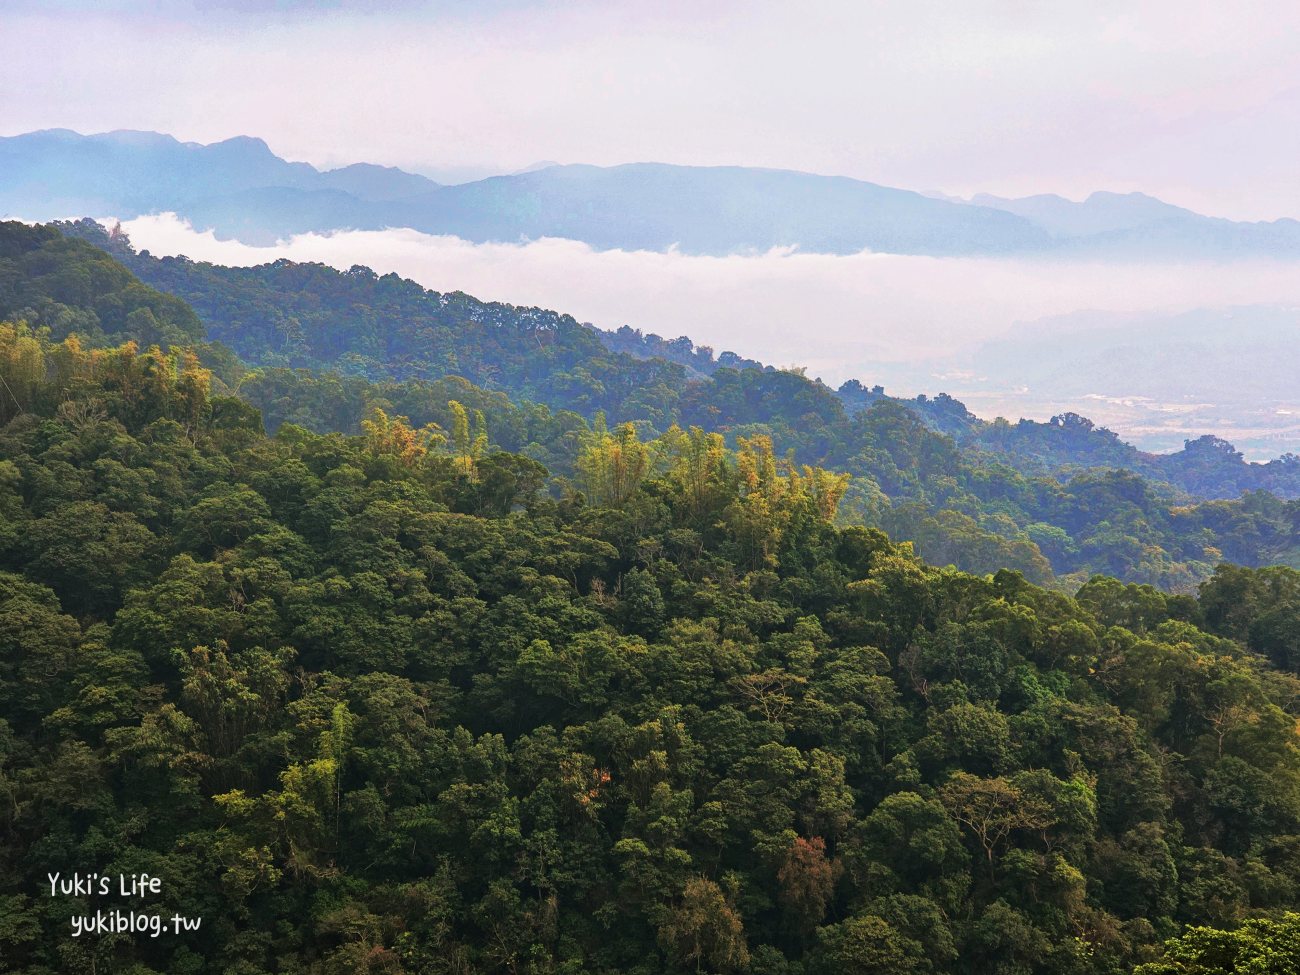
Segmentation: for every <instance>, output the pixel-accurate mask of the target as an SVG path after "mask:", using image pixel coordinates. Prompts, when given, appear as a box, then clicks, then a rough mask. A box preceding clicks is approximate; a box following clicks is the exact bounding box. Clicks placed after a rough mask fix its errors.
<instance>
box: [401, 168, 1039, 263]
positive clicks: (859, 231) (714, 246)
mask: <svg viewBox="0 0 1300 975" xmlns="http://www.w3.org/2000/svg"><path fill="white" fill-rule="evenodd" d="M386 222H387V223H388V224H389V225H394V226H396V225H398V224H399V223H400V224H401V225H405V226H411V227H414V228H415V229H417V230H423V231H426V232H430V233H452V234H456V235H457V236H460V237H464V238H466V239H468V240H474V241H487V240H517V239H519V238H528V239H535V238H538V237H567V238H570V239H574V240H582V241H585V242H587V243H589V244H591V245H592V246H593V247H598V248H612V247H620V248H625V249H649V250H663V249H666V248H668V247H672V246H677V247H678V248H679V249H681V250H682V251H684V252H686V253H700V254H721V253H731V252H736V251H746V250H767V249H769V248H772V247H783V246H796V245H797V246H799V247H800V248H802V249H804V250H809V251H817V252H826V253H853V252H856V251H860V250H863V249H866V248H869V249H871V250H880V251H891V252H895V253H924V254H931V253H933V254H965V253H989V252H1012V251H1018V250H1023V249H1025V248H1032V247H1035V246H1041V245H1042V244H1043V243H1045V242H1046V235H1045V234H1044V233H1043V232H1042V231H1041V230H1040V229H1039V228H1037V227H1035V226H1033V225H1032V224H1030V223H1029V222H1028V221H1026V220H1023V219H1021V218H1019V217H1016V216H1015V215H1013V214H1006V213H1002V212H1000V211H997V210H991V209H987V208H984V207H970V206H962V205H960V204H952V203H945V202H943V201H941V200H932V199H929V198H927V197H924V196H921V195H920V194H919V193H913V192H911V191H909V190H898V189H892V188H890V187H885V186H877V185H875V184H873V183H865V182H862V181H860V180H853V179H846V178H843V177H832V176H813V175H810V174H808V173H796V172H788V171H783V170H770V169H750V168H743V167H733V166H716V167H697V166H670V165H665V164H659V163H634V164H629V165H625V166H613V167H609V168H602V167H597V166H583V165H570V166H551V167H548V168H545V169H540V170H535V171H532V172H527V173H517V174H514V175H511V176H497V177H493V178H492V179H485V180H480V181H478V182H476V183H467V184H464V185H461V186H449V187H444V188H442V189H440V190H436V191H434V192H433V193H430V194H427V195H425V196H423V197H420V198H417V199H412V200H408V201H403V202H401V203H399V204H394V205H391V206H390V207H389V211H388V216H387V221H386Z"/></svg>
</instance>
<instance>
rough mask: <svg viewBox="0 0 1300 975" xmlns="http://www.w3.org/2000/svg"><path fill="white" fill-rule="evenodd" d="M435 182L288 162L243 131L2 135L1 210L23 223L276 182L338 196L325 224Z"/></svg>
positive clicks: (148, 208)
mask: <svg viewBox="0 0 1300 975" xmlns="http://www.w3.org/2000/svg"><path fill="white" fill-rule="evenodd" d="M437 186H438V184H437V183H435V182H433V181H432V180H429V179H425V178H424V177H423V176H415V175H412V174H410V173H404V172H402V171H401V170H399V169H392V168H389V167H384V166H372V165H369V164H359V165H354V166H347V167H344V168H343V169H336V170H332V171H328V172H320V171H319V170H317V169H316V168H315V167H314V166H311V165H309V164H307V163H295V162H287V161H286V160H284V159H281V158H280V157H279V156H277V155H275V153H273V152H272V151H271V150H270V148H269V147H268V146H267V144H266V143H265V142H263V141H262V140H261V139H254V138H250V137H247V136H239V137H236V138H233V139H227V140H225V141H224V142H215V143H212V144H211V145H199V144H197V143H193V142H179V141H177V140H176V139H174V138H172V137H171V136H169V135H160V134H158V133H156V132H134V131H117V132H105V133H102V134H100V135H80V134H78V133H76V132H72V131H69V130H67V129H47V130H44V131H41V132H31V133H28V134H26V135H19V136H13V137H10V138H2V139H0V213H5V214H9V215H14V216H21V217H25V218H27V219H48V218H51V217H59V216H67V215H68V214H71V213H76V214H98V215H111V216H117V217H122V218H129V217H134V216H138V215H140V214H143V213H155V212H160V211H166V210H175V211H177V212H178V213H182V214H183V215H186V216H189V214H190V212H191V211H192V210H193V209H194V208H195V207H196V206H197V205H198V204H199V203H201V202H204V201H210V200H214V199H231V198H237V197H238V195H239V194H242V193H246V192H248V191H250V190H266V189H269V188H276V189H282V190H285V191H305V192H309V191H322V190H332V191H335V192H336V193H338V194H340V195H339V196H336V197H335V198H334V199H335V204H334V205H335V206H336V207H337V208H338V209H337V211H336V213H337V215H333V213H331V212H330V211H321V212H322V216H321V219H322V220H324V221H326V222H327V223H328V222H331V221H333V220H336V219H341V217H342V216H343V215H347V214H349V210H348V208H349V205H350V201H369V202H372V203H375V202H381V201H386V200H391V199H395V198H397V197H403V196H411V195H415V194H418V193H422V192H427V191H429V190H431V189H436V188H437ZM259 202H265V197H263V198H261V199H260V200H259ZM327 213H330V214H331V215H328V216H327V215H326V214H327ZM244 222H246V223H248V222H251V215H250V219H248V220H245V221H244ZM334 225H335V226H338V225H339V224H334Z"/></svg>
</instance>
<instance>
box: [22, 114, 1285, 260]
mask: <svg viewBox="0 0 1300 975" xmlns="http://www.w3.org/2000/svg"><path fill="white" fill-rule="evenodd" d="M167 210H172V211H175V212H177V213H178V214H180V215H181V216H183V217H185V218H186V219H188V220H190V221H191V223H193V224H194V226H195V227H196V228H197V229H200V230H207V229H212V230H215V231H216V233H217V234H218V235H219V236H222V237H234V238H238V239H241V240H244V241H246V242H249V243H259V244H265V243H270V242H274V241H275V240H276V239H279V238H282V237H285V236H288V235H290V234H294V233H302V232H305V231H330V230H340V229H382V228H385V227H409V228H412V229H415V230H419V231H422V232H425V233H430V234H451V235H455V236H458V237H462V238H465V239H467V240H471V241H475V242H486V241H518V240H532V239H537V238H541V237H565V238H570V239H573V240H580V241H584V242H586V243H588V244H590V245H591V246H593V247H596V248H602V249H604V248H623V249H649V250H664V249H667V248H671V247H676V248H678V249H680V250H681V251H683V252H684V253H689V254H732V253H743V252H747V251H754V250H759V251H763V250H768V249H770V248H774V247H797V248H800V249H802V250H804V251H813V252H820V253H831V254H845V253H855V252H858V251H861V250H864V249H865V250H875V251H887V252H892V253H900V254H932V255H967V254H979V255H1034V256H1043V255H1049V256H1050V255H1057V256H1063V257H1064V256H1079V255H1084V256H1089V257H1103V258H1114V259H1132V258H1139V257H1140V258H1143V259H1153V258H1171V259H1181V258H1196V257H1212V258H1222V257H1240V256H1263V255H1268V256H1279V257H1296V256H1300V222H1297V221H1294V220H1278V221H1274V222H1272V223H1236V222H1233V221H1229V220H1221V219H1216V218H1210V217H1204V216H1201V215H1200V214H1196V213H1193V212H1192V211H1190V210H1185V209H1182V208H1180V207H1175V206H1171V205H1169V204H1167V203H1163V202H1162V201H1160V200H1156V199H1154V198H1152V197H1149V196H1144V195H1142V194H1139V193H1134V194H1115V193H1094V194H1093V195H1092V196H1090V197H1089V198H1088V199H1087V200H1085V201H1083V202H1082V203H1075V202H1072V201H1070V200H1066V199H1064V198H1062V197H1057V196H1037V197H1028V198H1025V199H1020V200H1008V199H1002V198H998V197H991V196H979V197H976V198H974V199H973V200H972V201H954V200H952V199H947V198H940V197H938V196H936V195H923V194H920V193H914V192H912V191H910V190H904V189H896V188H893V187H888V186H879V185H876V184H874V183H868V182H864V181H862V180H855V179H848V178H846V177H838V176H817V175H812V174H809V173H799V172H791V171H785V170H772V169H754V168H745V167H739V166H713V167H699V166H675V165H667V164H660V163H635V164H629V165H623V166H613V167H598V166H586V165H556V164H549V163H539V164H537V165H535V166H530V167H529V168H528V169H526V170H523V171H521V172H517V173H512V174H509V175H501V176H493V177H490V178H487V179H479V180H475V181H473V182H467V183H459V184H456V185H439V184H438V183H436V182H434V181H432V180H430V179H427V178H425V177H423V176H417V175H414V174H411V173H406V172H403V171H401V170H398V169H392V168H389V167H383V166H375V165H370V164H366V163H359V164H355V165H352V166H347V167H344V168H342V169H336V170H331V171H328V172H321V171H319V170H317V169H316V168H314V167H312V166H310V165H308V164H306V163H291V162H287V161H286V160H284V159H281V158H280V157H278V156H276V155H275V154H274V153H273V152H272V151H271V150H270V149H269V148H268V147H267V145H266V143H265V142H263V141H262V140H260V139H254V138H249V137H239V138H234V139H228V140H226V141H224V142H218V143H214V144H212V145H207V146H204V145H197V144H194V143H182V142H178V141H177V140H176V139H173V138H172V137H171V136H166V135H159V134H157V133H152V132H109V133H104V134H102V135H92V136H82V135H78V134H77V133H75V132H70V131H67V130H62V129H59V130H48V131H43V132H33V133H29V134H27V135H22V136H14V137H11V138H5V139H0V215H4V214H7V215H12V216H21V217H24V218H27V219H52V218H58V217H78V216H83V215H87V214H93V215H97V216H108V215H113V216H118V217H122V218H129V217H133V216H137V215H139V214H143V213H150V212H161V211H167Z"/></svg>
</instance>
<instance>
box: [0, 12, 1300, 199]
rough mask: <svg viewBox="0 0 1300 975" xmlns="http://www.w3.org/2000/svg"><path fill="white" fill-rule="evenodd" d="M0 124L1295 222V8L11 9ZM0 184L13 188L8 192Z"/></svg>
mask: <svg viewBox="0 0 1300 975" xmlns="http://www.w3.org/2000/svg"><path fill="white" fill-rule="evenodd" d="M0 36H2V37H3V38H4V51H5V56H4V58H0V134H4V135H14V134H17V133H20V132H25V131H30V130H32V129H39V128H52V127H66V128H71V129H76V130H77V131H80V132H101V131H106V130H110V129H115V128H136V129H153V130H157V131H162V132H169V133H171V134H173V135H175V136H177V137H178V138H181V139H186V140H193V141H200V142H211V141H216V140H220V139H223V138H227V137H230V136H233V135H256V136H261V137H262V138H264V139H266V140H267V142H268V143H269V144H270V145H271V147H272V149H274V150H275V151H276V152H277V153H279V154H280V155H282V156H285V157H287V158H290V159H301V160H306V161H308V162H312V163H315V164H317V165H321V166H331V165H340V164H346V163H349V162H357V161H368V162H377V163H386V164H392V165H400V166H403V167H405V168H409V169H416V170H440V169H447V168H482V169H490V170H499V171H508V170H512V169H518V168H521V167H523V166H526V165H529V164H531V163H534V162H536V161H538V160H543V159H547V160H558V161H561V162H589V163H596V164H602V165H608V164H615V163H621V162H633V161H646V160H656V161H664V162H675V163H692V164H706V165H708V164H740V165H757V166H774V167H783V168H791V169H802V170H808V171H812V172H820V173H834V174H842V175H848V176H854V177H858V178H862V179H868V180H872V181H876V182H880V183H885V184H888V185H894V186H903V187H908V188H912V189H919V190H943V191H945V192H948V193H954V194H959V195H968V194H970V193H974V192H979V191H985V192H992V193H999V194H1003V195H1026V194H1030V193H1038V192H1058V193H1062V194H1064V195H1066V196H1070V197H1072V198H1076V199H1077V198H1081V197H1082V196H1085V195H1086V194H1087V193H1088V192H1090V191H1092V190H1095V189H1109V190H1118V191H1128V190H1143V191H1146V192H1149V193H1152V194H1154V195H1157V196H1160V197H1162V198H1164V199H1167V200H1169V201H1170V202H1174V203H1179V204H1182V205H1185V206H1189V207H1192V208H1193V209H1197V210H1200V211H1201V212H1206V213H1211V214H1214V215H1219V216H1228V217H1234V218H1238V219H1272V218H1275V217H1280V216H1291V217H1300V180H1298V179H1296V177H1295V165H1296V162H1295V161H1296V159H1297V158H1300V4H1294V3H1290V2H1263V0H1255V2H1250V0H1238V2H1234V3H1198V2H1195V0H1176V2H1175V0H1155V2H1145V3H1140V4H1134V3H1132V2H1112V0H1094V2H1086V3H1085V2H1071V3H1060V2H1054V0H1045V2H1027V0H1026V2H1011V0H1001V2H994V0H986V2H978V0H976V2H960V3H959V2H955V0H946V2H931V0H906V2H896V3H872V2H863V0H842V2H815V0H809V2H801V3H793V2H774V0H752V2H744V3H742V2H735V0H696V2H679V0H667V2H660V3H651V2H646V0H638V2H623V0H602V2H587V0H575V2H568V3H544V2H536V0H495V2H486V3H485V2H451V0H443V2H424V3H417V2H399V3H391V2H390V3H382V2H378V0H371V2H347V0H337V2H331V3H305V2H283V0H282V2H278V3H277V2H261V3H258V2H253V0H215V2H212V0H210V2H198V0H194V2H184V0H181V2H161V0H155V2H128V0H40V2H37V0H6V2H5V3H4V4H3V6H2V7H0ZM2 175H3V174H0V178H2Z"/></svg>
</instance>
